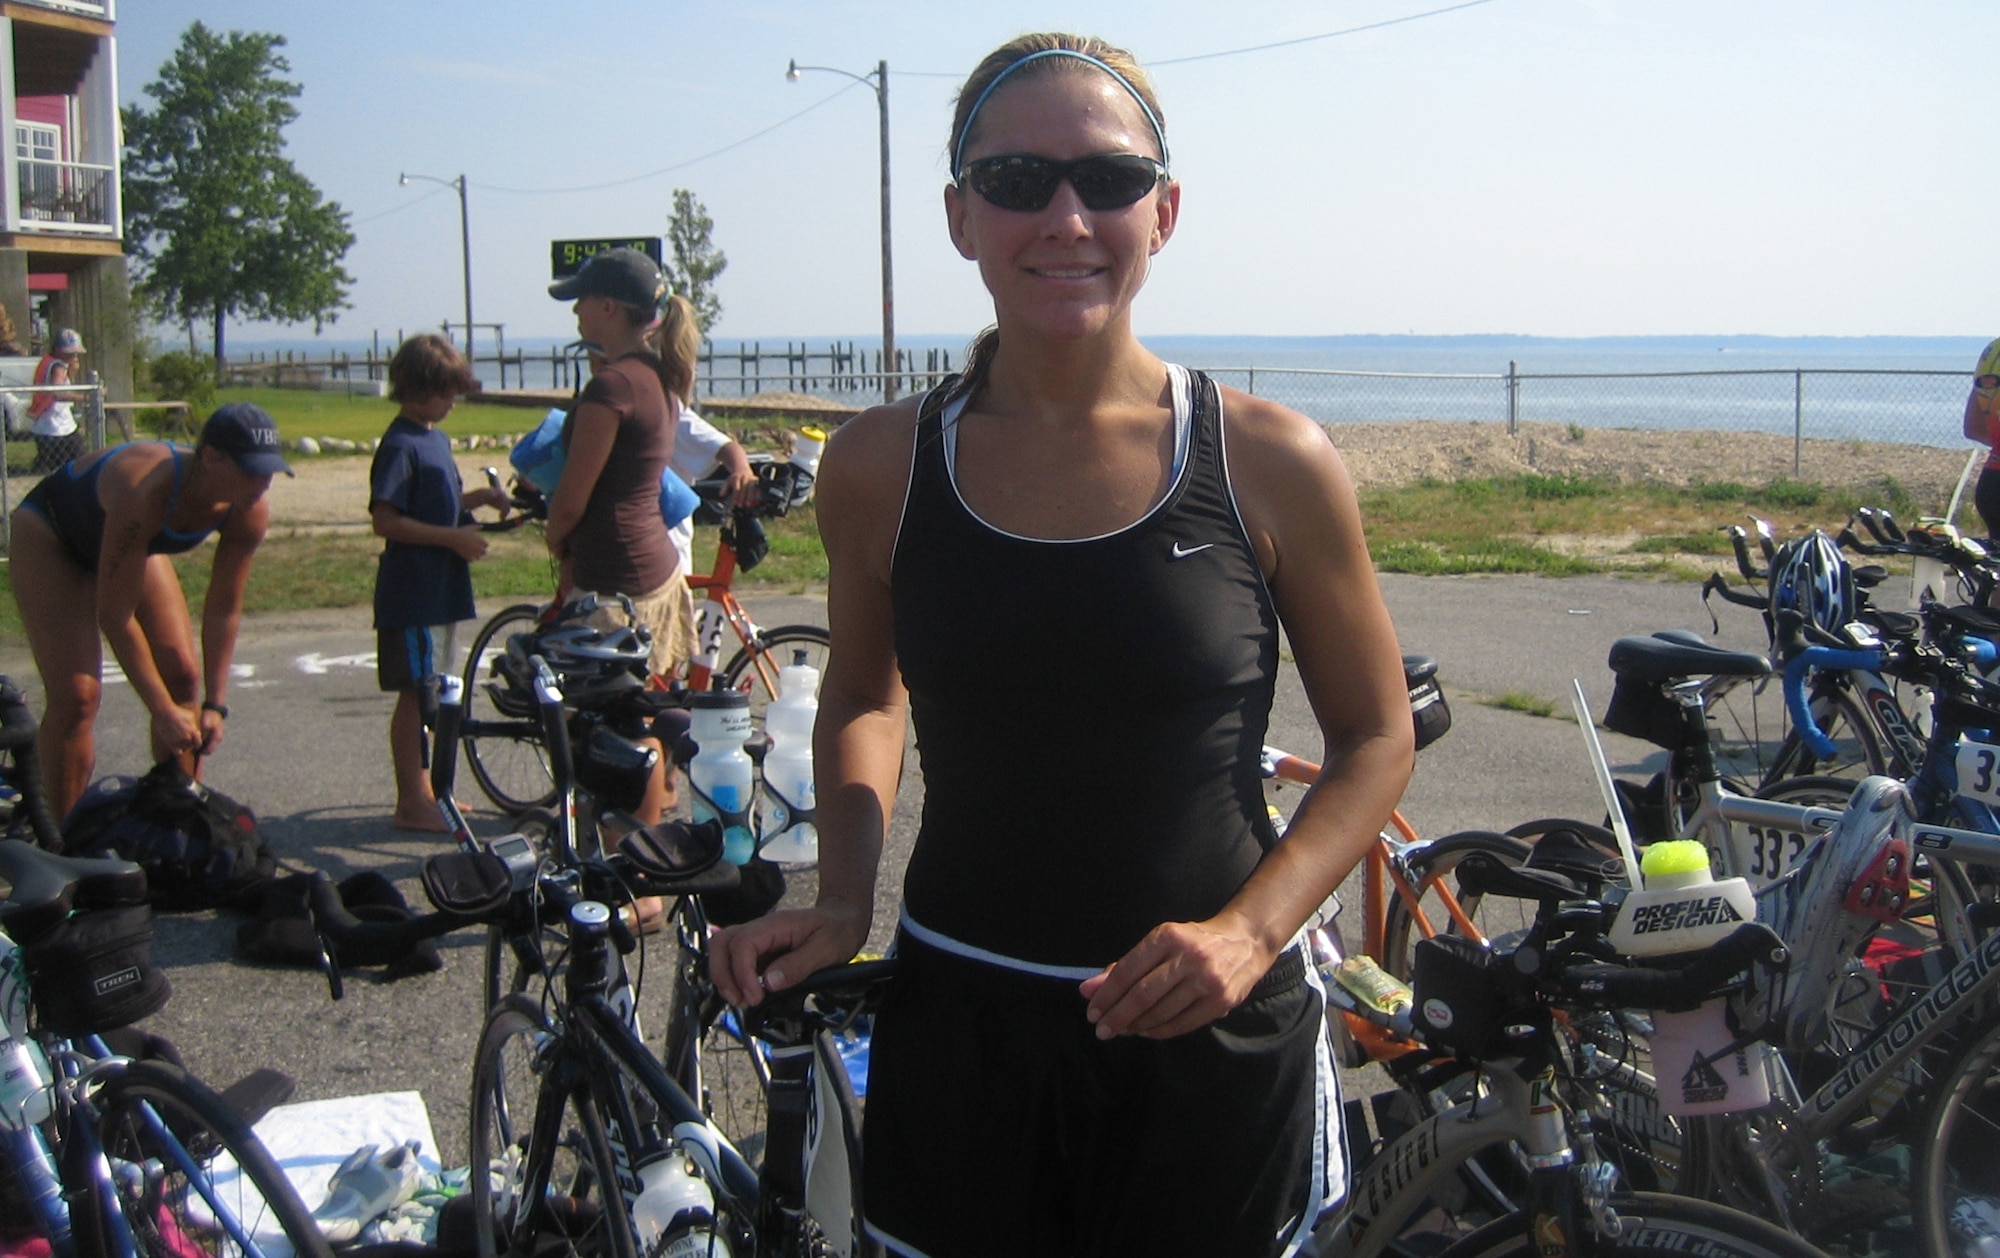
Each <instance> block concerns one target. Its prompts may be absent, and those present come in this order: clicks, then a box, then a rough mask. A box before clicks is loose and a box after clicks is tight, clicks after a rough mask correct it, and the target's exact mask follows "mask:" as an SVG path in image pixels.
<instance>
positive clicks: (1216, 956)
mask: <svg viewBox="0 0 2000 1258" xmlns="http://www.w3.org/2000/svg"><path fill="white" fill-rule="evenodd" d="M1273 959H1274V958H1273V955H1272V953H1271V951H1270V950H1269V949H1268V948H1266V947H1265V946H1264V945H1263V944H1262V943H1260V942H1259V941H1258V940H1257V939H1256V938H1255V936H1254V935H1253V934H1252V933H1251V932H1249V931H1248V930H1243V929H1238V928H1237V927H1234V926H1232V925H1229V924H1227V923H1226V921H1225V919H1222V918H1215V919H1211V920H1209V921H1206V922H1168V923H1166V924H1164V925H1161V926H1155V927H1154V928H1153V929H1152V931H1151V932H1150V933H1148V934H1147V936H1146V937H1145V938H1144V939H1142V940H1140V941H1139V943H1138V944H1137V946H1135V947H1134V948H1133V949H1132V950H1131V951H1130V952H1128V953H1126V954H1125V955H1124V956H1122V957H1120V958H1119V959H1118V960H1117V961H1115V962H1113V963H1112V965H1111V968H1109V969H1107V970H1105V971H1104V972H1103V973H1102V974H1097V975H1093V976H1092V977H1090V978H1087V979H1085V980H1084V981H1083V983H1082V984H1081V985H1080V987H1079V990H1080V991H1081V992H1082V993H1083V997H1084V999H1085V1000H1088V1001H1089V1002H1090V1008H1089V1010H1088V1012H1087V1015H1086V1016H1088V1017H1089V1019H1090V1020H1091V1022H1093V1023H1095V1024H1096V1026H1097V1038H1099V1039H1103V1040H1108V1039H1111V1038H1112V1037H1114V1036H1119V1035H1140V1036H1144V1037H1145V1038H1147V1039H1152V1040H1164V1039H1171V1038H1173V1037H1174V1036H1176V1035H1185V1034H1187V1033H1188V1032H1189V1031H1193V1030H1196V1029H1197V1028H1199V1027H1204V1026H1207V1025H1208V1024H1209V1023H1211V1022H1213V1021H1215V1020H1216V1019H1217V1018H1220V1017H1221V1016H1222V1015H1223V1014H1226V1013H1228V1012H1229V1011H1230V1010H1231V1009H1234V1008H1235V1007H1236V1006H1237V1005H1239V1004H1242V1003H1243V999H1244V997H1246V996H1248V995H1249V994H1250V989H1251V988H1253V987H1255V986H1256V985H1257V981H1258V980H1259V979H1261V978H1263V977H1264V973H1265V971H1267V970H1269V969H1270V968H1271V962H1272V960H1273Z"/></svg>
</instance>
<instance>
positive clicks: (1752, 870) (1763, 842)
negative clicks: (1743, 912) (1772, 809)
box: [1731, 822, 1819, 888]
mask: <svg viewBox="0 0 2000 1258" xmlns="http://www.w3.org/2000/svg"><path fill="white" fill-rule="evenodd" d="M1734 831H1735V833H1734V834H1733V835H1732V838H1731V842H1732V844H1733V845H1734V847H1735V851H1736V870H1735V872H1736V873H1737V874H1739V875H1741V876H1742V877H1745V878H1748V879H1749V880H1750V885H1751V886H1752V887H1758V888H1761V887H1763V886H1765V885H1766V884H1767V883H1771V882H1775V881H1776V880H1777V879H1779V878H1781V877H1783V876H1784V873H1785V871H1786V870H1787V869H1790V868H1791V867H1792V862H1793V861H1795V860H1797V859H1798V858H1799V854H1800V853H1801V852H1803V851H1805V850H1806V845H1807V844H1809V843H1811V842H1812V841H1813V840H1814V839H1816V838H1818V837H1819V832H1818V831H1806V830H1794V829H1789V828H1786V827H1784V826H1758V825H1749V824H1746V823H1742V822H1739V823H1738V824H1737V825H1736V826H1735V827H1734Z"/></svg>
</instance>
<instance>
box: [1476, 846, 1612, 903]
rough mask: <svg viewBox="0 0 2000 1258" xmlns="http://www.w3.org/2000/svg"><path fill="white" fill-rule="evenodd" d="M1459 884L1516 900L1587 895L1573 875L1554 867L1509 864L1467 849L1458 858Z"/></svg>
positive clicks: (1572, 898)
mask: <svg viewBox="0 0 2000 1258" xmlns="http://www.w3.org/2000/svg"><path fill="white" fill-rule="evenodd" d="M1458 886H1459V890H1461V891H1464V892H1469V893H1471V894H1474V895H1504V896H1507V897H1509V898H1511V899H1516V900H1582V899H1587V898H1588V897H1587V895H1586V894H1585V892H1584V889H1583V887H1582V886H1581V885H1579V884H1578V883H1577V881H1576V880H1575V879H1574V878H1571V877H1569V876H1567V875H1565V874H1559V873H1556V872H1555V871H1553V870H1548V869H1532V868H1529V867H1528V866H1526V865H1509V864H1508V863H1507V862H1505V861H1503V860H1501V859H1500V858H1499V857H1497V856H1494V855H1492V854H1491V853H1488V852H1468V853H1467V854H1466V856H1465V858H1464V859H1463V860H1461V861H1459V862H1458Z"/></svg>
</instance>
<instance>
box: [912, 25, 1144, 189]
mask: <svg viewBox="0 0 2000 1258" xmlns="http://www.w3.org/2000/svg"><path fill="white" fill-rule="evenodd" d="M1048 57H1072V58H1074V59H1076V60H1078V61H1081V62H1083V63H1085V64H1086V65H1093V66H1096V67H1097V68H1098V69H1100V70H1102V71H1104V72H1105V73H1106V74H1108V75H1110V76H1111V77H1112V79H1114V80H1115V81H1116V82H1117V84H1118V86H1120V87H1122V88H1124V89H1125V90H1126V91H1127V92H1128V93H1130V94H1131V96H1132V99H1133V100H1135V101H1138V102H1139V108H1140V110H1141V111H1142V112H1143V113H1144V114H1145V115H1146V121H1147V122H1150V123H1152V124H1153V138H1154V139H1155V140H1158V141H1159V142H1160V164H1161V165H1162V166H1165V165H1166V164H1167V133H1166V131H1165V129H1164V128H1162V127H1161V126H1160V120H1159V118H1158V116H1157V115H1155V114H1154V113H1153V107H1152V106H1151V105H1148V104H1147V103H1146V98H1145V97H1143V96H1141V95H1139V89H1138V88H1136V87H1133V86H1132V81H1131V80H1130V79H1128V78H1126V77H1125V76H1124V75H1122V74H1120V73H1118V71H1116V70H1114V69H1112V68H1111V67H1110V66H1109V65H1106V64H1105V63H1104V62H1102V61H1099V60H1098V59H1097V58H1096V57H1093V56H1091V55H1090V54H1089V53H1087V52H1073V51H1071V50H1070V49H1068V48H1045V49H1043V50H1042V51H1041V52H1031V53H1029V54H1028V55H1027V56H1025V57H1023V58H1021V59H1020V60H1019V61H1016V62H1014V63H1013V64H1012V65H1009V66H1008V67H1007V68H1006V69H1005V70H1002V71H1001V72H1000V73H998V74H996V75H994V76H993V81H992V82H991V83H988V84H987V85H986V90H985V91H983V92H981V93H980V94H979V99H978V100H975V101H973V102H972V110H971V112H969V113H967V114H966V115H965V129H964V130H963V131H961V132H959V133H958V145H957V147H955V148H953V149H952V151H951V177H952V178H953V179H954V180H955V179H957V178H958V176H959V171H960V169H961V168H962V167H963V166H964V164H965V141H966V140H967V139H968V138H969V137H970V136H971V135H972V124H973V123H974V122H975V121H977V120H978V118H979V111H980V110H981V109H983V108H984V107H985V105H986V98H987V97H989V96H991V95H993V89H995V88H997V87H999V86H1000V85H1001V84H1002V83H1005V82H1006V81H1007V76H1008V75H1010V74H1012V73H1014V71H1016V70H1018V69H1020V68H1021V67H1022V66H1024V65H1028V64H1029V63H1031V62H1035V61H1041V60H1043V59H1045V58H1048Z"/></svg>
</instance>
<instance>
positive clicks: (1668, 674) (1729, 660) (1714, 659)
mask: <svg viewBox="0 0 2000 1258" xmlns="http://www.w3.org/2000/svg"><path fill="white" fill-rule="evenodd" d="M1690 639H1692V640H1690ZM1610 664H1611V671H1612V672H1614V673H1617V674H1618V675H1619V676H1621V677H1632V678H1637V679H1638V680H1641V681H1652V682H1668V681H1676V680H1678V679H1680V678H1683V677H1763V676H1766V675H1768V674H1769V673H1770V671H1771V661H1769V660H1768V659H1765V658H1764V657H1763V656H1761V655H1758V654H1755V653H1754V652H1750V651H1725V650H1723V649H1722V648H1721V647H1718V646H1711V645H1709V644H1708V643H1706V642H1703V641H1702V640H1701V639H1700V638H1698V637H1696V636H1695V635H1694V634H1691V633H1684V632H1675V633H1674V634H1673V636H1672V637H1665V636H1662V635H1659V634H1655V635H1654V636H1652V637H1650V638H1620V639H1618V641H1616V642H1614V643H1612V644H1611V659H1610Z"/></svg>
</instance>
